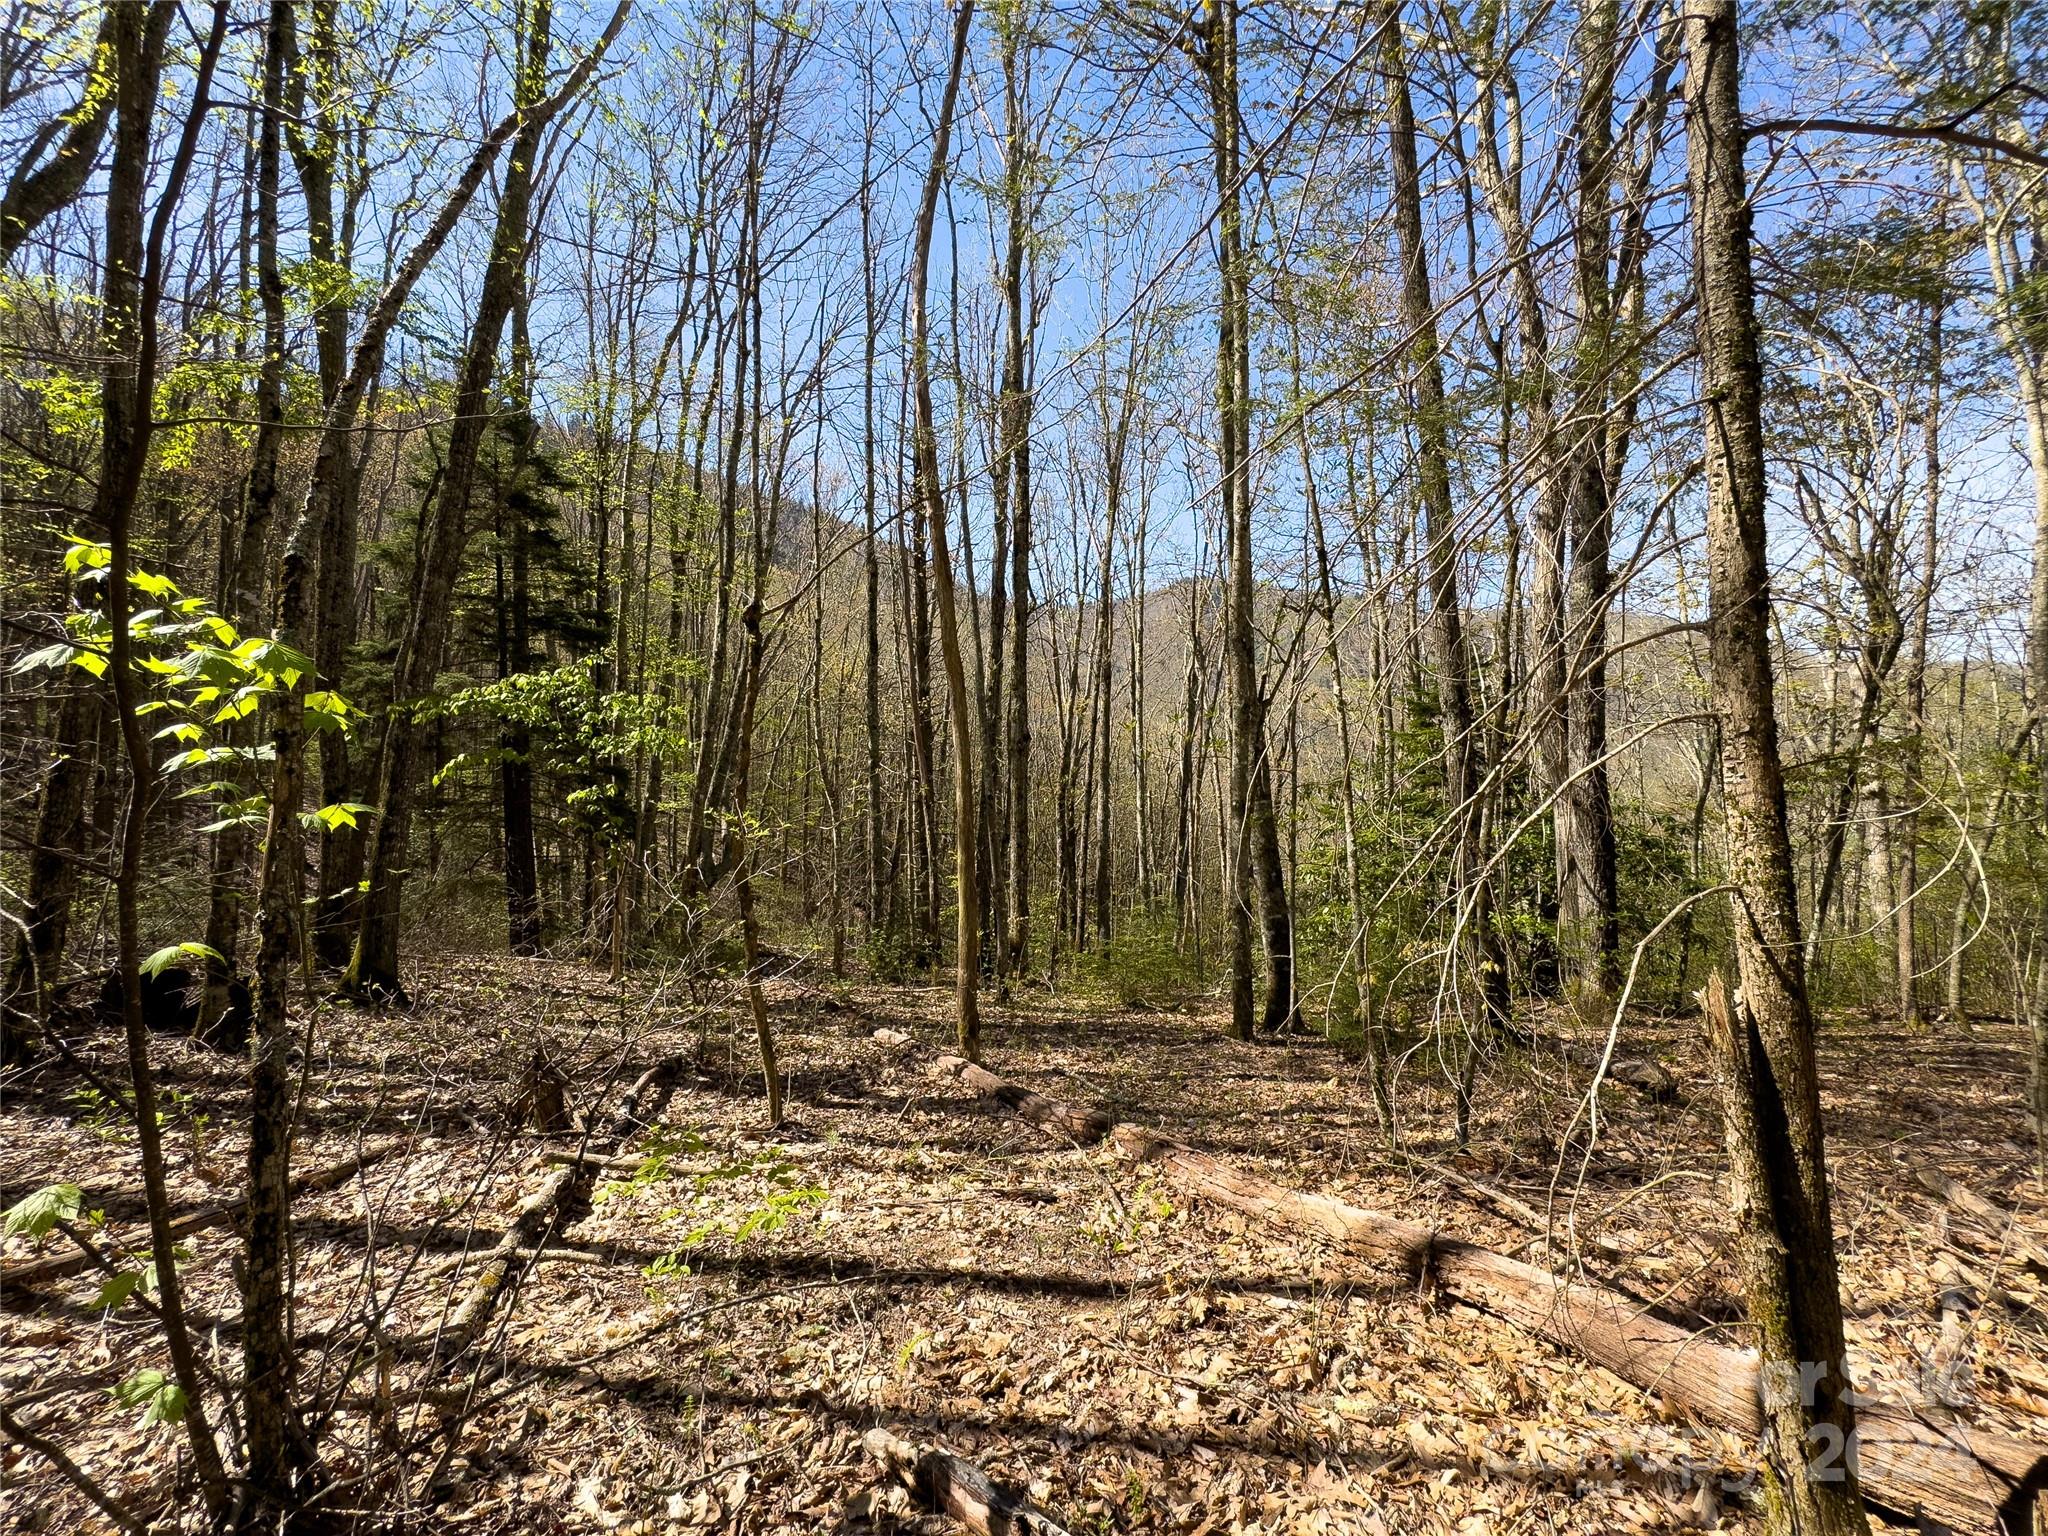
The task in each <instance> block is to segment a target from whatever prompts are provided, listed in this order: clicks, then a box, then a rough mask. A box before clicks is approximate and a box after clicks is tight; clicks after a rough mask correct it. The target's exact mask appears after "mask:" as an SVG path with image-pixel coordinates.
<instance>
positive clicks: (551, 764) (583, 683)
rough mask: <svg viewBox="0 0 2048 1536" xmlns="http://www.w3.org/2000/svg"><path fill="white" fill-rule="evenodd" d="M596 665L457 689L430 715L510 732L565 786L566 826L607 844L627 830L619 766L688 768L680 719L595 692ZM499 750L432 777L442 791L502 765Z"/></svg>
mask: <svg viewBox="0 0 2048 1536" xmlns="http://www.w3.org/2000/svg"><path fill="white" fill-rule="evenodd" d="M597 665H598V663H597V659H596V658H594V657H589V658H585V659H584V660H582V661H578V662H572V663H570V664H569V665H568V666H565V667H557V668H556V669H554V670H553V671H550V672H521V673H517V674H515V675H513V676H511V677H507V678H504V679H501V680H499V681H497V682H491V683H481V684H478V685H477V686H476V687H473V688H465V689H463V690H462V691H461V692H459V693H456V694H454V695H453V696H452V697H450V698H448V699H446V700H443V701H442V702H441V703H440V704H439V705H438V706H436V708H438V709H439V710H440V711H441V712H444V713H446V714H447V715H449V716H450V717H452V718H455V719H459V720H478V719H485V720H492V721H495V722H497V723H499V724H500V725H509V726H516V727H517V728H519V729H520V730H521V731H523V732H524V733H525V734H526V736H527V739H528V741H529V742H530V744H531V747H530V755H531V757H532V758H533V759H535V760H536V761H537V764H538V765H540V766H544V767H545V768H546V769H547V770H548V771H549V772H550V773H552V774H554V775H555V776H556V777H557V778H558V779H559V780H560V781H562V782H563V783H564V784H566V785H567V786H568V788H567V794H566V796H565V800H566V803H567V805H568V807H569V811H570V817H571V824H572V825H573V826H574V827H575V829H576V830H577V831H579V832H592V833H595V834H597V835H598V837H599V838H601V839H603V840H605V841H607V842H610V841H614V840H616V839H618V838H621V837H623V836H624V835H625V834H626V833H627V832H628V831H629V830H630V829H631V827H632V822H633V816H634V807H633V804H632V802H631V799H630V797H629V793H628V789H629V786H628V785H627V784H626V782H625V779H624V775H623V774H621V773H620V772H619V768H620V765H622V764H624V763H627V762H630V761H632V760H633V759H635V758H636V757H660V758H661V759H662V760H663V761H664V763H665V764H667V765H669V766H671V767H673V768H675V769H676V770H678V771H681V770H683V769H686V768H687V766H688V764H689V745H690V744H689V738H688V737H687V736H685V735H684V733H683V730H682V720H683V715H682V711H681V710H679V709H677V708H676V707H675V706H673V705H671V704H670V703H668V702H667V701H666V700H664V699H662V698H659V697H657V696H654V695H650V694H639V693H619V692H615V691H613V690H611V689H608V688H605V687H602V686H600V684H599V681H598V677H597ZM507 750H508V749H506V748H504V747H502V746H501V747H491V748H481V749H477V750H473V751H469V752H464V753H461V754H459V755H457V756H456V757H454V758H453V759H451V760H450V761H449V762H448V763H447V764H446V766H444V767H443V768H442V769H441V771H440V773H439V774H438V775H436V779H435V782H436V783H437V784H439V783H444V782H446V781H447V780H448V779H450V778H451V777H453V776H455V775H457V774H460V773H461V772H463V771H464V770H465V769H470V768H476V767H479V766H482V765H485V764H493V763H496V762H499V761H502V760H503V758H504V756H505V754H506V751H507Z"/></svg>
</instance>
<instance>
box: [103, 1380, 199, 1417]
mask: <svg viewBox="0 0 2048 1536" xmlns="http://www.w3.org/2000/svg"><path fill="white" fill-rule="evenodd" d="M111 1390H112V1391H113V1394H114V1401H115V1402H117V1403H119V1404H120V1405H121V1406H122V1407H123V1408H140V1409H141V1410H142V1427H143V1428H144V1429H147V1428H149V1426H150V1425H152V1424H176V1423H178V1422H179V1421H180V1420H182V1419H183V1418H184V1417H185V1393H184V1389H183V1388H181V1387H180V1386H179V1385H178V1384H177V1383H176V1382H175V1381H172V1380H171V1379H170V1378H169V1377H168V1376H166V1375H164V1373H163V1372H162V1371H137V1372H136V1373H135V1374H134V1375H133V1376H130V1377H129V1378H128V1379H127V1380H126V1381H124V1382H122V1383H121V1384H120V1385H119V1386H118V1387H114V1388H112V1389H111Z"/></svg>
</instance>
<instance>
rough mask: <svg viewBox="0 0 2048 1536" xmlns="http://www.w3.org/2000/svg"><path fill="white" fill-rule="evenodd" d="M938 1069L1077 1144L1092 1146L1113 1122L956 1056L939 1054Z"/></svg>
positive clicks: (1096, 1111)
mask: <svg viewBox="0 0 2048 1536" xmlns="http://www.w3.org/2000/svg"><path fill="white" fill-rule="evenodd" d="M937 1066H938V1069H939V1071H941V1072H944V1073H947V1074H949V1075H950V1076H953V1077H956V1078H958V1079H959V1080H960V1081H961V1082H963V1083H965V1084H966V1085H967V1086H968V1087H970V1088H972V1089H973V1090H974V1091H975V1092H976V1093H978V1094H980V1095H981V1096H982V1097H983V1098H988V1099H994V1100H995V1101H996V1102H997V1103H998V1104H1000V1105H1002V1106H1003V1107H1004V1108H1005V1109H1007V1110H1009V1111H1010V1113H1011V1114H1013V1115H1015V1116H1017V1118H1018V1119H1020V1120H1029V1121H1030V1122H1031V1123H1032V1124H1033V1125H1035V1126H1038V1127H1039V1128H1040V1129H1041V1130H1047V1131H1052V1132H1055V1133H1057V1134H1059V1135H1062V1136H1065V1137H1067V1138H1069V1139H1070V1140H1072V1141H1075V1142H1078V1143H1079V1144H1080V1145H1082V1146H1084V1147H1086V1146H1093V1145H1094V1144H1095V1143H1096V1142H1098V1141H1100V1140H1102V1138H1103V1137H1105V1136H1107V1135H1108V1134H1109V1132H1110V1127H1111V1126H1113V1125H1115V1124H1116V1122H1115V1121H1114V1120H1113V1119H1111V1118H1110V1117H1109V1116H1108V1115H1106V1114H1104V1113H1103V1112H1102V1111H1101V1110H1099V1109H1094V1108H1091V1107H1089V1106H1087V1105H1074V1104H1068V1103H1066V1102H1064V1101H1063V1100H1060V1099H1053V1098H1048V1097H1046V1095H1044V1094H1042V1093H1035V1092H1033V1091H1032V1090H1031V1089H1029V1088H1019V1087H1018V1086H1017V1085H1016V1084H1015V1083H1008V1082H1005V1081H1003V1079H1002V1078H1000V1077H997V1076H996V1075H995V1073H993V1072H991V1071H989V1070H988V1068H986V1067H981V1066H976V1065H975V1064H974V1063H973V1062H971V1061H968V1060H965V1059H964V1058H962V1057H959V1056H941V1057H940V1058H939V1059H938V1062H937Z"/></svg>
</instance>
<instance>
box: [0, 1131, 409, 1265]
mask: <svg viewBox="0 0 2048 1536" xmlns="http://www.w3.org/2000/svg"><path fill="white" fill-rule="evenodd" d="M404 1145H405V1143H404V1142H403V1141H388V1142H386V1143H384V1144H383V1145H382V1146H379V1147H372V1148H371V1149H370V1150H369V1151H367V1152H364V1153H361V1154H360V1155H358V1156H356V1157H351V1158H349V1159H348V1160H347V1161H345V1162H340V1163H336V1164H335V1165H334V1166H333V1167H331V1168H323V1169H320V1170H319V1171H317V1172H314V1173H305V1174H301V1175H299V1177H297V1178H296V1179H293V1180H292V1183H291V1193H292V1198H293V1199H297V1198H298V1197H299V1196H301V1195H310V1194H313V1193H314V1192H315V1191H318V1190H323V1189H332V1188H334V1187H335V1186H336V1185H337V1184H345V1183H347V1182H348V1181H349V1180H350V1179H352V1178H354V1177H355V1176H356V1175H357V1174H359V1173H361V1172H362V1171H363V1170H364V1169H365V1168H368V1167H370V1166H372V1165H373V1164H375V1163H380V1162H382V1161H383V1160H384V1159H385V1158H387V1157H389V1156H390V1155H391V1154H392V1153H393V1152H396V1151H397V1150H398V1149H399V1148H400V1147H402V1146H404ZM248 1208H249V1201H248V1198H247V1197H246V1196H245V1197H244V1198H242V1199H240V1200H232V1201H229V1202H228V1203H227V1204H226V1205H214V1206H208V1207H207V1208H206V1209H205V1210H202V1211H193V1212H192V1213H191V1214H190V1215H186V1216H180V1217H178V1218H177V1219H176V1220H174V1221H173V1222H172V1223H171V1236H173V1237H189V1236H190V1235H191V1234H192V1233H194V1232H204V1231H206V1230H208V1229H209V1228H211V1227H221V1226H226V1225H227V1224H228V1223H230V1222H233V1221H236V1220H238V1219H239V1218H240V1217H241V1214H242V1212H244V1211H245V1210H247V1209H248ZM98 1262H99V1261H98V1260H97V1259H96V1258H95V1257H94V1255H92V1254H91V1253H65V1254H58V1255H56V1256H54V1257H51V1258H47V1259H33V1260H30V1261H29V1262H28V1263H25V1264H12V1265H9V1266H8V1267H7V1268H6V1269H0V1289H4V1290H14V1289H16V1288H26V1287H28V1286H36V1285H47V1284H48V1283H49V1282H50V1281H52V1280H62V1279H66V1278H68V1277H69V1276H71V1275H78V1274H83V1273H84V1272H85V1271H86V1270H88V1269H91V1268H93V1267H94V1266H95V1265H96V1264H97V1263H98Z"/></svg>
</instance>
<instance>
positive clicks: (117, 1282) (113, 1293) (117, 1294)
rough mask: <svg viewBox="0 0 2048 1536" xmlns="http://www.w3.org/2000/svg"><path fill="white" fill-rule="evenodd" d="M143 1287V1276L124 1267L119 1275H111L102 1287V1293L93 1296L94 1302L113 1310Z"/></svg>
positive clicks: (100, 1306)
mask: <svg viewBox="0 0 2048 1536" xmlns="http://www.w3.org/2000/svg"><path fill="white" fill-rule="evenodd" d="M143 1288H144V1287H143V1284H142V1276H141V1275H140V1274H139V1273H138V1272H137V1271H135V1270H132V1269H124V1270H122V1271H121V1273H119V1274H118V1275H114V1276H111V1277H110V1278H109V1279H108V1280H107V1283H106V1284H105V1285H102V1286H101V1287H100V1293H99V1295H97V1296H95V1297H93V1299H92V1304H93V1305H94V1306H95V1307H99V1308H102V1309H105V1310H112V1309H113V1308H115V1307H118V1306H120V1305H121V1303H122V1302H124V1301H126V1300H127V1299H128V1298H129V1297H130V1296H133V1295H134V1294H135V1293H136V1292H137V1291H139V1290H142V1289H143Z"/></svg>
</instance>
